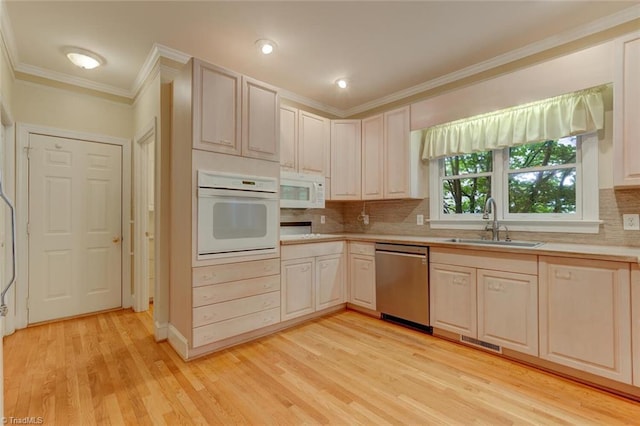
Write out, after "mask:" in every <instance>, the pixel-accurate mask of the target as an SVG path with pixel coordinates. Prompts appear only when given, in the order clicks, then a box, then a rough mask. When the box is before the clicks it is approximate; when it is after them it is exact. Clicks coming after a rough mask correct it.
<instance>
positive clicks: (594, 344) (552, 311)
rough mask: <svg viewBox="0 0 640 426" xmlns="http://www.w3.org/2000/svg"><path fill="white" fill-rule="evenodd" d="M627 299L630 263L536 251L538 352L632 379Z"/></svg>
mask: <svg viewBox="0 0 640 426" xmlns="http://www.w3.org/2000/svg"><path fill="white" fill-rule="evenodd" d="M635 284H636V285H637V283H635ZM630 298H631V290H630V265H629V264H628V263H623V262H607V261H596V260H583V259H572V258H556V257H546V256H540V357H541V358H543V359H546V360H549V361H553V362H556V363H558V364H562V365H566V366H568V367H573V368H576V369H578V370H582V371H586V372H589V373H593V374H596V375H598V376H601V377H607V378H609V379H613V380H616V381H619V382H624V383H631V382H632V362H631V358H632V353H631V304H630V303H629V302H630ZM636 305H637V302H636ZM635 359H638V360H640V358H638V357H637V355H636V358H635ZM639 362H640V361H639Z"/></svg>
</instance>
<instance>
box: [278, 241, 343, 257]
mask: <svg viewBox="0 0 640 426" xmlns="http://www.w3.org/2000/svg"><path fill="white" fill-rule="evenodd" d="M344 244H345V243H344V241H329V242H324V243H303V244H295V245H286V246H283V247H282V249H281V250H280V255H281V257H282V260H290V259H302V258H305V257H316V256H325V255H327V254H340V253H342V252H344Z"/></svg>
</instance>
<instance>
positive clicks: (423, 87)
mask: <svg viewBox="0 0 640 426" xmlns="http://www.w3.org/2000/svg"><path fill="white" fill-rule="evenodd" d="M638 18H640V5H637V6H632V7H630V8H627V9H624V10H622V11H620V12H618V13H615V14H613V15H609V16H605V17H603V18H600V19H598V20H596V21H593V22H590V23H589V24H586V25H583V26H581V27H578V28H575V29H573V30H569V31H565V32H563V33H560V34H557V35H554V36H551V37H548V38H546V39H544V40H541V41H539V42H535V43H531V44H529V45H527V46H524V47H522V48H520V49H516V50H512V51H510V52H507V53H505V54H502V55H499V56H496V57H493V58H491V59H489V60H486V61H483V62H479V63H477V64H475V65H472V66H469V67H466V68H462V69H460V70H458V71H454V72H452V73H449V74H446V75H444V76H442V77H438V78H435V79H432V80H429V81H426V82H424V83H420V84H417V85H415V86H412V87H409V88H407V89H403V90H400V91H398V92H395V93H392V94H390V95H387V96H384V97H382V98H378V99H374V100H373V101H370V102H366V103H364V104H362V105H358V106H356V107H353V108H349V109H347V110H344V111H343V114H344V115H343V116H345V117H350V116H352V115H356V114H360V113H363V112H366V111H369V110H371V109H374V108H378V107H381V106H383V105H386V104H389V103H392V102H397V101H400V100H402V99H405V98H408V97H410V96H413V95H417V94H419V93H422V92H425V91H427V90H430V89H434V88H436V87H439V86H443V85H445V84H449V83H453V82H455V81H457V80H461V79H463V78H466V77H469V76H472V75H474V74H478V73H481V72H483V71H487V70H490V69H492V68H496V67H499V66H502V65H505V64H508V63H510V62H513V61H516V60H518V59H522V58H526V57H528V56H531V55H535V54H537V53H541V52H544V51H545V50H549V49H553V48H554V47H558V46H561V45H563V44H566V43H570V42H572V41H576V40H579V39H581V38H584V37H587V36H590V35H593V34H596V33H599V32H601V31H605V30H608V29H610V28H613V27H615V26H617V25H621V24H624V23H626V22H629V21H632V20H634V19H638Z"/></svg>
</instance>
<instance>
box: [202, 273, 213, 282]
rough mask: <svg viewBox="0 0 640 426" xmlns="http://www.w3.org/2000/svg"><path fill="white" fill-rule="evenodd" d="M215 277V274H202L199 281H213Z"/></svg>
mask: <svg viewBox="0 0 640 426" xmlns="http://www.w3.org/2000/svg"><path fill="white" fill-rule="evenodd" d="M215 276H216V274H204V275H202V276H200V279H201V280H202V281H211V280H212V279H214V278H215Z"/></svg>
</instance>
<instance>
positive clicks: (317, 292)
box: [280, 241, 347, 321]
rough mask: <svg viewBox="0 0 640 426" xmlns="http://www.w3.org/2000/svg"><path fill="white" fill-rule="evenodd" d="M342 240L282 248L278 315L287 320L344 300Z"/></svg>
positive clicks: (335, 304) (338, 303)
mask: <svg viewBox="0 0 640 426" xmlns="http://www.w3.org/2000/svg"><path fill="white" fill-rule="evenodd" d="M344 246H345V243H344V242H342V241H340V242H321V243H304V244H296V245H287V246H284V247H283V248H282V252H281V254H282V268H281V269H282V283H281V288H282V291H281V296H282V298H281V303H280V308H281V316H282V320H283V321H285V320H289V319H293V318H297V317H300V316H303V315H308V314H312V313H314V312H316V311H320V310H323V309H327V308H330V307H333V306H337V305H340V304H344V303H345V302H346V296H345V295H346V278H347V277H346V266H345V250H344Z"/></svg>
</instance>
